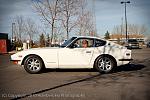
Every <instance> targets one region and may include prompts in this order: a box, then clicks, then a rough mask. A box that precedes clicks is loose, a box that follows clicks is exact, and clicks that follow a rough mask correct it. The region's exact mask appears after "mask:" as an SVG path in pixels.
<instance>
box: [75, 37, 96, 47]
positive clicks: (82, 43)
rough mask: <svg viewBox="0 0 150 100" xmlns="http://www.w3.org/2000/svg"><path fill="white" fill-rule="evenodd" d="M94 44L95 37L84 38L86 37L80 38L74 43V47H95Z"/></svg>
mask: <svg viewBox="0 0 150 100" xmlns="http://www.w3.org/2000/svg"><path fill="white" fill-rule="evenodd" d="M93 44H94V40H93V39H84V38H81V39H78V40H76V41H75V42H74V43H73V45H74V48H90V47H93Z"/></svg>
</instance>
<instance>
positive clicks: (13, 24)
mask: <svg viewBox="0 0 150 100" xmlns="http://www.w3.org/2000/svg"><path fill="white" fill-rule="evenodd" d="M14 26H15V23H12V42H14Z"/></svg>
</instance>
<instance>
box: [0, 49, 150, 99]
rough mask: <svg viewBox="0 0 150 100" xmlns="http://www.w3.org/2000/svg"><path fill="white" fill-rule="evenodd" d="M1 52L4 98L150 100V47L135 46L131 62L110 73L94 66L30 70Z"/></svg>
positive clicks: (1, 94) (0, 79)
mask: <svg viewBox="0 0 150 100" xmlns="http://www.w3.org/2000/svg"><path fill="white" fill-rule="evenodd" d="M9 58H10V54H4V55H0V99H25V100H26V99H32V100H34V99H39V100H41V99H42V100H44V99H45V100H46V99H51V100H56V99H62V100H71V99H75V100H76V99H77V100H82V99H83V100H149V99H150V87H149V86H150V49H149V48H143V49H134V50H132V58H133V59H134V60H133V61H132V62H131V64H130V65H124V66H119V67H117V68H116V70H115V72H113V73H110V74H99V72H97V71H96V70H94V69H82V70H81V69H80V70H77V69H76V70H75V69H72V70H64V69H63V70H60V69H56V70H54V69H53V70H51V69H47V71H45V72H43V73H41V74H28V73H27V72H25V70H24V69H23V68H22V67H21V66H18V65H14V64H12V63H11V62H10V61H9Z"/></svg>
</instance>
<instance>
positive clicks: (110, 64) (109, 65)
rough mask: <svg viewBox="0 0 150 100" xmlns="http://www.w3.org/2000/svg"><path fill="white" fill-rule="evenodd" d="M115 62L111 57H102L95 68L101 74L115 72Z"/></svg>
mask: <svg viewBox="0 0 150 100" xmlns="http://www.w3.org/2000/svg"><path fill="white" fill-rule="evenodd" d="M114 66H115V62H114V60H113V59H112V58H111V57H108V56H100V57H99V58H98V59H97V60H96V64H95V67H96V69H97V70H98V71H99V72H100V73H109V72H111V71H112V70H113V68H114Z"/></svg>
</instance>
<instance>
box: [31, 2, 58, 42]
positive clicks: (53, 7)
mask: <svg viewBox="0 0 150 100" xmlns="http://www.w3.org/2000/svg"><path fill="white" fill-rule="evenodd" d="M33 6H34V7H35V10H36V11H37V13H38V14H39V15H40V16H41V17H42V19H43V20H44V21H45V22H46V23H47V25H48V26H49V27H50V28H51V36H50V37H51V39H50V42H51V43H52V42H53V38H54V29H55V24H56V21H57V20H58V19H57V16H58V13H59V12H60V7H59V0H43V1H34V2H33Z"/></svg>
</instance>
